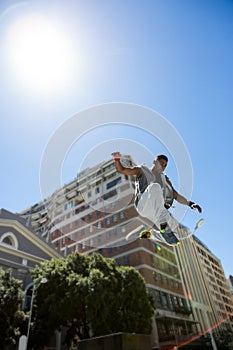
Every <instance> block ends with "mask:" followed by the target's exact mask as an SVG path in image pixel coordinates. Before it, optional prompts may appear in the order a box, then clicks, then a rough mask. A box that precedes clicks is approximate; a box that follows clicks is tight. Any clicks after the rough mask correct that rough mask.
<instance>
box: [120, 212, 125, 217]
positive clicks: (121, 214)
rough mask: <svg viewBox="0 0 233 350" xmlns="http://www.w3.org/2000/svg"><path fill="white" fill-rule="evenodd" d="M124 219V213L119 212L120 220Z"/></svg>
mask: <svg viewBox="0 0 233 350" xmlns="http://www.w3.org/2000/svg"><path fill="white" fill-rule="evenodd" d="M124 217H125V213H124V212H123V211H121V212H120V218H121V219H124Z"/></svg>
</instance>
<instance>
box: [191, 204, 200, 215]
mask: <svg viewBox="0 0 233 350" xmlns="http://www.w3.org/2000/svg"><path fill="white" fill-rule="evenodd" d="M191 203H192V202H191ZM190 207H191V208H192V209H196V210H198V212H199V213H201V212H202V209H201V207H200V206H199V205H198V204H196V203H192V204H191V205H190Z"/></svg>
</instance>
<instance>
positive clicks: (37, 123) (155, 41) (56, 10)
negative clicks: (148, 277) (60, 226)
mask: <svg viewBox="0 0 233 350" xmlns="http://www.w3.org/2000/svg"><path fill="white" fill-rule="evenodd" d="M0 13H1V15H0V29H1V30H0V46H1V57H0V73H1V79H0V99H1V103H0V114H1V140H0V142H1V163H2V164H1V186H0V200H1V203H0V207H3V208H6V209H8V210H10V211H13V212H17V211H21V210H23V209H25V208H26V207H28V206H30V205H32V204H34V203H36V202H38V201H40V200H41V199H42V198H41V192H40V183H39V177H40V166H41V160H42V159H43V154H44V151H45V150H46V145H47V144H48V142H49V140H50V139H51V138H52V135H54V133H55V132H56V130H57V129H58V128H59V127H61V126H62V125H63V123H65V122H66V121H67V120H69V118H71V117H72V116H74V115H76V114H78V113H79V112H80V111H83V110H86V109H88V108H90V107H93V106H96V105H102V104H109V103H112V102H117V103H130V104H135V105H139V106H143V107H145V108H148V109H150V110H153V111H156V112H158V113H159V114H160V115H162V116H163V118H165V119H166V120H167V121H168V123H171V125H172V126H173V128H174V129H175V130H177V132H178V133H179V134H180V137H181V138H182V139H183V141H184V143H185V145H186V147H187V150H188V152H189V154H190V157H191V161H192V167H193V175H194V178H193V179H194V186H193V194H192V199H193V200H194V201H197V203H199V204H200V205H201V206H202V207H203V214H202V217H204V218H205V220H206V222H205V225H204V226H203V227H202V228H201V229H200V230H199V232H198V233H197V235H198V237H199V238H200V239H201V240H202V241H203V242H204V243H205V244H206V245H207V246H208V247H209V249H210V250H211V251H212V252H213V253H214V254H215V255H216V256H217V257H218V258H219V259H220V260H221V262H222V264H223V268H224V270H225V273H226V275H227V276H228V275H229V274H233V260H232V257H231V254H232V246H233V235H232V231H233V230H232V228H231V220H230V217H231V213H232V196H233V193H232V184H231V174H232V170H233V169H232V163H231V152H232V144H233V143H232V112H233V99H232V92H233V65H232V62H233V45H232V44H233V43H232V40H233V39H232V38H233V2H232V1H230V0H228V1H227V0H221V1H215V0H210V1H208V0H200V1H198V0H195V1H194V0H190V1H188V0H186V1H185V0H154V1H133V0H128V1H121V0H120V1H103V0H102V1H101V0H100V1H39V0H38V1H36V0H34V1H23V2H19V1H17V2H14V1H1V4H0ZM28 18H33V22H27V19H28ZM22 19H23V20H24V21H25V22H23V23H24V24H25V23H26V24H25V28H26V29H25V32H22V33H24V34H22V33H21V32H20V30H21V27H20V25H21V26H22V21H21V20H22ZM20 21H21V22H20ZM44 21H46V22H44ZM19 23H21V24H19ZM28 23H29V24H30V23H33V24H31V25H29V24H28ZM46 23H47V24H48V23H49V24H50V23H52V24H54V25H55V27H56V28H58V30H57V32H55V33H54V32H53V33H52V34H51V37H50V42H49V41H48V43H49V46H46V45H45V43H46V40H47V39H48V38H49V35H48V33H49V30H50V29H48V30H47V34H46V35H45V34H43V28H47V27H46V25H47V24H46ZM34 24H37V27H36V28H34ZM28 28H31V30H29V29H28ZM38 28H39V29H38ZM48 28H49V27H48ZM27 31H29V32H30V36H27V35H28V33H27ZM38 32H39V33H38ZM12 33H13V34H12ZM20 33H21V36H23V38H24V39H25V37H26V38H28V42H26V44H25V42H23V43H22V42H21V41H20V40H22V38H21V37H20ZM25 33H26V34H25ZM40 34H41V37H42V42H41V40H40V38H41V37H40ZM42 34H43V35H45V37H44V38H43V35H42ZM52 35H54V45H52V44H51V42H53V36H52ZM15 39H17V40H18V41H17V40H16V41H15ZM30 40H31V41H30ZM17 45H18V46H17ZM20 45H21V46H20ZM22 45H26V47H25V46H22ZM56 45H57V46H58V47H55V46H56ZM17 47H18V48H22V47H23V48H24V49H25V52H26V53H25V56H23V57H21V56H20V54H19V52H17V51H15V50H16V49H17ZM52 48H54V50H55V49H56V50H57V51H56V50H55V51H54V53H53V52H52ZM46 53H47V55H46ZM65 53H66V54H67V56H66V55H65ZM53 54H54V56H52V55H53ZM49 55H51V58H52V61H50V62H49V64H48V65H47V66H46V67H44V66H43V65H44V64H45V65H46V59H49V58H50V56H49ZM38 58H39V59H38ZM61 58H63V59H65V60H66V61H64V60H63V61H61ZM20 59H21V61H20ZM19 61H20V62H21V65H19ZM31 61H33V62H31ZM31 63H33V65H32V66H31ZM64 67H66V68H67V70H64V71H63V68H64ZM22 72H23V74H22ZM51 73H53V75H50V74H51ZM61 73H63V74H61ZM46 78H47V80H46ZM142 118H143V116H142ZM100 122H101V121H100ZM80 123H82V120H80ZM100 124H101V123H100ZM80 125H81V124H80ZM147 127H149V125H147ZM106 128H109V129H106ZM147 136H148V135H145V134H144V132H143V131H142V130H141V131H140V130H138V129H137V128H135V127H128V128H126V127H124V126H122V125H119V126H108V127H107V126H106V127H101V126H100V128H96V129H95V130H93V131H92V132H89V133H87V135H84V136H83V137H82V138H81V139H80V140H77V142H76V143H75V144H74V145H73V146H72V147H71V149H70V150H69V152H68V153H67V157H66V159H65V160H64V164H63V169H62V180H61V185H62V183H65V182H66V183H67V182H69V181H70V180H72V179H73V178H74V177H75V175H76V172H77V171H78V170H79V169H80V164H81V163H82V164H83V159H84V158H85V161H84V164H85V165H86V164H87V165H91V164H93V165H94V163H95V162H98V161H101V160H107V159H108V157H110V153H111V151H113V150H114V149H111V147H112V148H113V147H114V146H115V145H120V146H122V148H123V151H124V152H125V153H127V145H128V146H129V152H128V153H130V154H132V156H133V158H134V159H135V160H137V161H138V162H146V163H148V165H150V162H151V161H152V159H153V153H154V154H157V153H160V152H161V151H162V152H166V147H165V146H166V145H163V144H161V143H160V142H158V140H156V139H155V138H153V137H147ZM117 139H122V140H131V141H128V143H127V142H126V144H124V142H123V141H122V143H118V144H117V143H115V144H114V140H117ZM111 140H112V141H111ZM111 142H112V144H111ZM105 143H106V145H107V147H105V148H104V149H102V148H101V145H102V144H105ZM132 143H133V144H132ZM135 143H137V144H138V145H139V147H141V149H144V148H146V151H145V152H144V151H138V149H137V147H133V146H135ZM96 145H99V146H98V147H97V146H96ZM110 146H111V147H110ZM93 149H94V150H93ZM134 149H135V150H137V154H134V153H133V151H134ZM107 150H108V151H109V156H108V152H107ZM57 151H58V152H59V149H58V150H57ZM91 153H93V154H94V156H93V157H90V154H91ZM171 158H172V157H171ZM86 159H87V160H86ZM167 174H168V175H169V176H170V178H171V179H173V181H174V184H175V186H176V187H177V186H178V189H179V182H178V179H177V175H176V170H175V160H174V159H171V161H170V162H169V166H168V169H167ZM199 218H200V215H199V214H197V213H196V212H191V211H189V212H188V213H187V215H186V216H185V218H184V220H183V223H184V224H185V225H187V226H189V227H190V228H192V227H193V226H194V224H195V222H196V221H197V220H198V219H199Z"/></svg>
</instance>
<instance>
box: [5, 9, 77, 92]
mask: <svg viewBox="0 0 233 350" xmlns="http://www.w3.org/2000/svg"><path fill="white" fill-rule="evenodd" d="M7 54H8V63H9V64H10V67H11V72H12V73H13V75H14V78H16V77H17V78H20V84H23V85H24V86H25V87H27V88H29V89H33V90H36V91H41V92H44V93H48V92H50V93H54V92H55V91H56V90H60V88H61V87H62V86H64V85H66V84H67V83H69V82H70V81H71V79H72V75H73V69H74V58H73V54H72V51H71V45H70V41H69V38H68V37H67V36H66V35H65V32H64V31H63V30H61V29H60V28H59V26H57V25H55V23H53V22H51V21H48V20H46V19H45V18H42V17H39V16H30V17H25V18H21V19H18V20H17V21H16V22H15V23H14V24H13V25H12V26H11V27H10V28H9V31H8V35H7Z"/></svg>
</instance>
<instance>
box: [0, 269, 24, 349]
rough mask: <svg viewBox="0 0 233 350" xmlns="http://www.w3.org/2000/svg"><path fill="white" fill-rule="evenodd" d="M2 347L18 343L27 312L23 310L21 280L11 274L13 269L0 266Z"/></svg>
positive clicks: (0, 341)
mask: <svg viewBox="0 0 233 350" xmlns="http://www.w3.org/2000/svg"><path fill="white" fill-rule="evenodd" d="M0 300H1V303H0V330H1V331H0V348H1V349H3V347H4V346H6V345H10V344H16V342H17V341H18V338H19V336H20V331H21V329H22V327H23V326H24V321H25V314H24V312H23V311H21V307H22V300H23V291H22V286H21V281H19V280H17V279H15V278H13V277H12V275H11V270H10V269H9V270H6V271H4V270H3V269H1V268H0Z"/></svg>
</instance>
